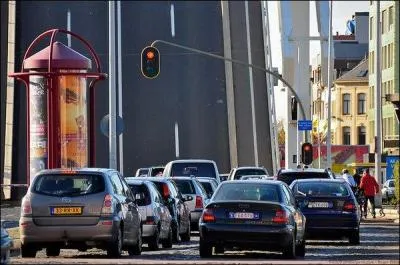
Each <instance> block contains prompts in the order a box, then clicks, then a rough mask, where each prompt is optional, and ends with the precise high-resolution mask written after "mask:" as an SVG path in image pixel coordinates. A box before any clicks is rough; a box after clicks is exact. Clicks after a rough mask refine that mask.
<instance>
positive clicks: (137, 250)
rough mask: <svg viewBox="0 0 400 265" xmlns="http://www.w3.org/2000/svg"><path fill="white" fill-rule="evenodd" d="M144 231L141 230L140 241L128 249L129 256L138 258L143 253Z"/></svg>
mask: <svg viewBox="0 0 400 265" xmlns="http://www.w3.org/2000/svg"><path fill="white" fill-rule="evenodd" d="M142 243H143V242H142V229H139V234H138V239H137V242H136V244H134V245H132V246H131V247H130V248H129V249H128V254H129V256H137V255H140V254H141V253H142Z"/></svg>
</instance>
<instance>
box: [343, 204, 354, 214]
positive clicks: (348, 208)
mask: <svg viewBox="0 0 400 265" xmlns="http://www.w3.org/2000/svg"><path fill="white" fill-rule="evenodd" d="M355 210H356V206H355V205H354V203H352V202H345V203H344V205H343V211H346V212H354V211H355Z"/></svg>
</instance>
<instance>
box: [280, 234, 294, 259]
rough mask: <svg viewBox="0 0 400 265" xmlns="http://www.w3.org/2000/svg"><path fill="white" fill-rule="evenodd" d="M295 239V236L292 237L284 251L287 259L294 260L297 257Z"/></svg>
mask: <svg viewBox="0 0 400 265" xmlns="http://www.w3.org/2000/svg"><path fill="white" fill-rule="evenodd" d="M295 237H296V236H295V235H292V238H291V240H290V242H289V244H288V245H287V246H286V247H285V248H284V249H283V251H282V254H283V256H284V257H285V258H287V259H294V258H295V257H296V243H295Z"/></svg>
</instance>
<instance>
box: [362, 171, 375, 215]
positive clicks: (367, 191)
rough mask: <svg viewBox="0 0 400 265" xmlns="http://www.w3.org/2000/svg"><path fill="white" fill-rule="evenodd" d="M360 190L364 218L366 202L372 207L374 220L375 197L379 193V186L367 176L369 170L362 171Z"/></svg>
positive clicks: (373, 179) (371, 177)
mask: <svg viewBox="0 0 400 265" xmlns="http://www.w3.org/2000/svg"><path fill="white" fill-rule="evenodd" d="M360 189H362V190H363V191H364V195H365V201H364V217H365V218H367V213H368V212H367V210H368V201H369V202H370V203H371V207H372V209H371V210H372V217H373V218H375V195H376V194H377V193H378V192H379V184H378V183H377V182H376V180H375V178H374V177H373V176H371V175H370V174H369V168H366V169H364V172H363V176H362V178H361V183H360Z"/></svg>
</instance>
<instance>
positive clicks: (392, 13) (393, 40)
mask: <svg viewBox="0 0 400 265" xmlns="http://www.w3.org/2000/svg"><path fill="white" fill-rule="evenodd" d="M379 2H380V18H381V21H380V24H381V26H380V31H381V45H382V47H381V57H380V58H381V60H380V61H381V66H380V68H381V69H380V70H381V78H382V80H381V81H382V83H381V95H382V111H381V113H382V117H380V118H381V119H382V143H381V146H382V153H383V154H388V155H396V154H397V155H398V154H399V120H398V117H397V116H396V111H395V108H396V105H395V104H394V103H396V96H397V109H398V102H399V99H398V98H399V70H400V69H399V2H398V1H379ZM376 7H377V6H376V1H370V10H369V11H370V12H369V14H370V15H369V28H370V30H369V69H370V71H369V93H368V94H369V98H370V100H369V105H368V109H369V110H368V112H367V114H368V123H369V133H368V135H369V142H371V143H372V146H371V150H374V148H375V144H374V143H375V142H374V136H375V134H374V129H375V119H376V117H375V86H376V84H375V82H376V81H375V73H376V71H377V69H375V63H376V62H375V61H376V23H377V21H376Z"/></svg>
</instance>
